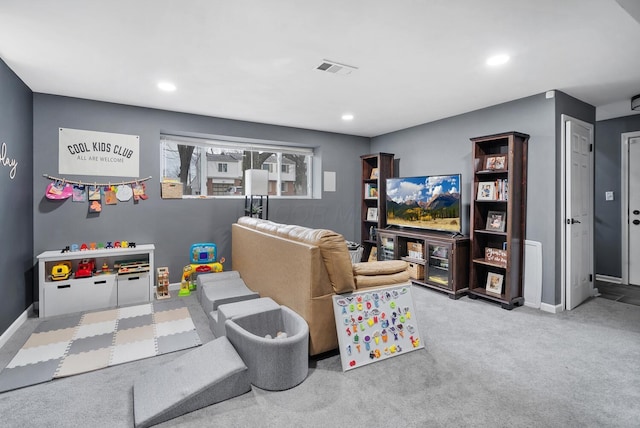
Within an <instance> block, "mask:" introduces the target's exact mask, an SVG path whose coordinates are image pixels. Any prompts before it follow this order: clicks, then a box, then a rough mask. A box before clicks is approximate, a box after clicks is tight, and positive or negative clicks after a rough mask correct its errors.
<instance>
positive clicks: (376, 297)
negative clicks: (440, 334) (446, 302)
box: [333, 284, 424, 371]
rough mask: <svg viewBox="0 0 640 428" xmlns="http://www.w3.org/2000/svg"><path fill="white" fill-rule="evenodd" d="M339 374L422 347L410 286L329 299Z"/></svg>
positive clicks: (376, 289) (358, 292) (396, 286)
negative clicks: (337, 352)
mask: <svg viewBox="0 0 640 428" xmlns="http://www.w3.org/2000/svg"><path fill="white" fill-rule="evenodd" d="M333 312H334V315H335V319H336V329H337V333H338V346H339V347H340V360H341V362H342V371H347V370H350V369H353V368H356V367H361V366H363V365H366V364H370V363H373V362H376V361H380V360H384V359H387V358H391V357H394V356H396V355H399V354H403V353H406V352H409V351H414V350H416V349H421V348H424V344H423V343H422V341H421V339H420V333H419V332H418V321H417V320H416V315H415V311H414V310H413V298H412V297H411V286H410V285H409V284H401V285H395V286H389V287H382V288H374V289H370V290H363V291H356V292H354V293H349V294H340V295H335V296H333Z"/></svg>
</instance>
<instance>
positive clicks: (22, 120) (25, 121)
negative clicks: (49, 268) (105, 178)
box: [0, 60, 34, 334]
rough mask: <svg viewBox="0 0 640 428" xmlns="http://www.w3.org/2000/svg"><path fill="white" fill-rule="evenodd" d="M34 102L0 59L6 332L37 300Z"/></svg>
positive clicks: (0, 308) (0, 286)
mask: <svg viewBox="0 0 640 428" xmlns="http://www.w3.org/2000/svg"><path fill="white" fill-rule="evenodd" d="M32 107H33V97H32V93H31V90H30V89H29V88H28V87H27V86H26V85H25V84H24V83H23V82H22V81H21V80H20V79H19V78H18V77H17V76H16V75H15V74H14V73H13V71H11V69H9V67H7V65H6V64H5V63H4V61H2V60H0V146H1V145H2V144H3V143H4V144H5V145H6V151H5V152H4V159H2V160H1V161H0V199H1V200H2V202H0V235H2V245H0V272H2V282H1V283H0V295H1V296H2V298H0V334H1V333H2V332H4V331H5V330H6V329H7V328H8V327H9V326H10V325H11V324H12V323H13V322H14V321H15V320H16V318H18V317H19V316H20V314H21V313H22V312H24V310H25V309H26V308H27V307H28V306H29V305H30V304H31V303H32V302H33V280H32V276H33V270H32V268H33V264H34V258H33V215H32V205H31V187H32V184H33V169H32V155H33V147H32V144H31V141H32V136H33V134H32V132H33V131H32V129H33V128H32ZM12 160H16V161H17V165H16V169H15V176H14V178H13V179H11V177H10V173H11V169H12V167H11V166H10V165H9V164H8V163H10V162H11V161H12ZM5 163H7V164H6V165H5Z"/></svg>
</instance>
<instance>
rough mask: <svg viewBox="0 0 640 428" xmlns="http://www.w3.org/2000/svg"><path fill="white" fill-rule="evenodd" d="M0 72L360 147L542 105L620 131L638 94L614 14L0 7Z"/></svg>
mask: <svg viewBox="0 0 640 428" xmlns="http://www.w3.org/2000/svg"><path fill="white" fill-rule="evenodd" d="M619 1H620V3H623V4H624V3H626V5H625V6H626V7H627V9H628V10H629V12H630V13H634V7H635V8H636V9H635V10H636V11H637V10H638V7H637V0H619ZM634 3H636V6H634ZM637 19H638V18H637ZM496 53H508V54H509V55H510V56H511V60H510V61H509V62H508V63H507V64H506V65H505V66H503V67H500V68H489V67H487V66H485V64H484V62H485V60H486V58H487V57H488V56H490V55H492V54H496ZM0 57H1V58H2V59H3V60H4V61H5V62H6V63H7V64H8V65H9V67H11V69H12V70H13V71H14V72H15V73H16V74H17V75H18V76H19V77H20V78H21V79H22V80H23V81H24V82H25V83H26V84H27V85H28V86H29V88H31V90H32V91H34V92H41V93H47V94H57V95H66V96H71V97H79V98H88V99H94V100H101V101H109V102H115V103H123V104H131V105H136V106H144V107H153V108H160V109H166V110H173V111H180V112H188V113H197V114H203V115H208V116H217V117H223V118H231V119H240V120H248V121H253V122H261V123H270V124H277V125H286V126H294V127H300V128H308V129H317V130H324V131H332V132H339V133H346V134H353V135H362V136H376V135H380V134H384V133H387V132H391V131H395V130H398V129H403V128H407V127H410V126H414V125H418V124H421V123H426V122H431V121H434V120H438V119H441V118H445V117H449V116H454V115H457V114H461V113H465V112H468V111H472V110H476V109H479V108H483V107H487V106H490V105H495V104H499V103H502V102H506V101H510V100H514V99H518V98H522V97H526V96H529V95H534V94H539V93H542V92H545V91H547V90H551V89H557V90H561V91H564V92H566V93H567V94H569V95H571V96H573V97H576V98H578V99H580V100H582V101H585V102H587V103H589V104H592V105H594V106H596V107H598V110H597V111H598V118H599V119H606V118H610V117H617V116H626V115H629V114H632V112H631V110H630V107H629V105H630V98H631V97H632V96H633V95H636V94H639V93H640V24H639V22H638V21H637V20H634V18H632V16H631V15H630V14H629V13H627V12H626V11H625V9H623V8H622V7H621V6H620V5H619V4H618V2H616V1H615V0H562V1H558V0H535V1H534V0H528V1H527V0H483V1H478V0H429V1H427V0H423V1H419V0H395V1H390V0H346V1H345V0H323V1H313V2H312V1H305V2H303V1H300V0H298V1H294V0H271V1H265V0H262V1H260V0H235V1H214V0H183V1H177V0H175V1H172V0H57V1H50V0H29V1H24V0H0ZM323 59H328V60H332V61H336V62H340V63H344V64H348V65H352V66H355V67H357V68H358V70H356V71H355V72H353V73H352V74H350V75H347V76H338V75H335V74H329V73H326V72H321V71H318V70H316V69H315V67H316V66H317V65H319V64H320V62H321V61H322V60H323ZM159 80H170V81H172V82H173V83H175V85H176V86H177V90H176V91H175V92H172V93H164V92H160V91H158V89H157V88H156V83H157V82H158V81H159ZM345 112H350V113H352V114H354V116H355V119H354V120H353V121H351V122H343V121H342V120H341V119H340V117H341V115H342V114H343V113H345Z"/></svg>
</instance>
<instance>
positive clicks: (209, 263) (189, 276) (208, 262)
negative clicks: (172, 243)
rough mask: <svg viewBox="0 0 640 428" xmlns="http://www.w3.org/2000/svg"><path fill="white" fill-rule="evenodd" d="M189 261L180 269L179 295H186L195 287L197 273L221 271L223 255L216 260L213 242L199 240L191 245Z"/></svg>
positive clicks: (215, 249) (216, 251)
mask: <svg viewBox="0 0 640 428" xmlns="http://www.w3.org/2000/svg"><path fill="white" fill-rule="evenodd" d="M190 261H191V263H190V264H188V265H186V266H185V267H184V268H183V270H182V282H181V283H180V292H179V293H178V295H179V296H188V295H189V294H191V291H193V290H195V289H196V276H197V274H199V273H214V272H222V270H223V267H222V264H223V263H224V257H222V258H220V260H219V261H218V249H217V247H216V244H214V243H213V242H201V243H197V244H193V245H191V250H190Z"/></svg>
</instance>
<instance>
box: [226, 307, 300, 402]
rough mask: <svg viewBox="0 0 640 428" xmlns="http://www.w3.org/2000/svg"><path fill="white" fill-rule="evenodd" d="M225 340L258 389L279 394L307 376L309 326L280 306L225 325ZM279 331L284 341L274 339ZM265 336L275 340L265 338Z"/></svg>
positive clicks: (293, 313) (227, 322) (289, 310)
mask: <svg viewBox="0 0 640 428" xmlns="http://www.w3.org/2000/svg"><path fill="white" fill-rule="evenodd" d="M225 326H226V330H227V338H228V339H229V342H231V344H232V345H233V347H234V348H235V349H236V351H237V352H238V355H240V357H241V358H242V360H243V361H244V362H245V364H246V365H247V367H248V368H249V381H250V382H251V383H252V384H253V385H255V386H257V387H258V388H262V389H266V390H270V391H282V390H285V389H289V388H293V387H294V386H296V385H298V384H299V383H301V382H302V381H303V380H305V379H306V377H307V374H308V372H309V357H308V355H309V326H308V325H307V322H306V321H305V320H304V318H302V317H301V316H300V315H298V314H297V313H295V312H294V311H292V310H291V309H289V308H287V307H286V306H280V308H278V309H271V310H268V311H264V312H259V313H255V314H251V315H245V316H239V317H236V318H234V319H231V320H227V321H226V322H225ZM279 331H281V332H285V333H287V337H286V338H275V336H276V333H278V332H279ZM266 335H270V336H272V337H274V339H269V338H266V337H265V336H266Z"/></svg>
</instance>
